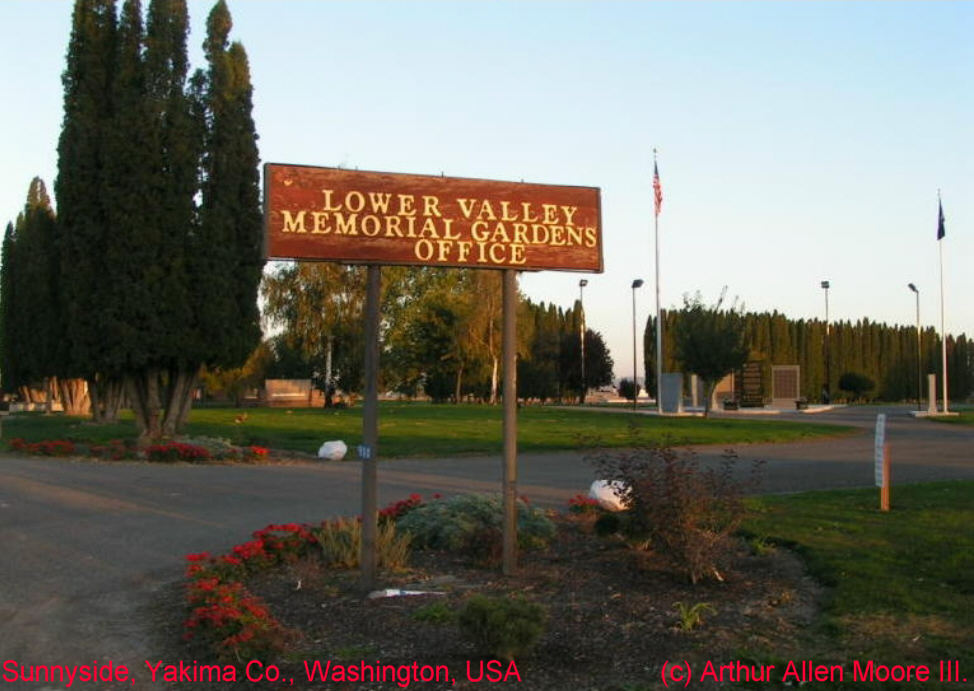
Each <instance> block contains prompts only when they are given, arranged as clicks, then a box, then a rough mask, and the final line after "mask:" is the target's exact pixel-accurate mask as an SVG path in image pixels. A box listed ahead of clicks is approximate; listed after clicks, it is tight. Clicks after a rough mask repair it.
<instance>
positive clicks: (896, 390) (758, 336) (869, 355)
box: [643, 310, 974, 401]
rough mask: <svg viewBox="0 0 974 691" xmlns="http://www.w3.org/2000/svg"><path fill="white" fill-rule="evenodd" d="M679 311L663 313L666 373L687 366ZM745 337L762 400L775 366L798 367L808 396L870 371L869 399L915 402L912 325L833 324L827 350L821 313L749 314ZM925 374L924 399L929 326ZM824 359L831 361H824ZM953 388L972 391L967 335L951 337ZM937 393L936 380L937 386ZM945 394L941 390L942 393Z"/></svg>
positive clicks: (961, 394) (929, 337)
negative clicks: (681, 356)
mask: <svg viewBox="0 0 974 691" xmlns="http://www.w3.org/2000/svg"><path fill="white" fill-rule="evenodd" d="M681 314H682V311H681V310H668V311H666V312H664V316H663V358H664V359H663V371H665V372H678V371H682V369H683V367H682V366H681V363H679V362H677V361H676V360H675V358H674V353H675V352H676V351H675V344H674V342H673V334H675V333H676V329H677V328H678V322H679V320H680V318H681ZM743 322H744V330H745V342H746V344H747V346H748V348H749V350H750V358H749V359H751V360H754V361H759V362H761V363H762V365H763V367H764V375H765V376H764V378H763V387H764V395H765V398H770V396H771V390H770V388H771V383H770V382H771V378H770V367H771V365H799V366H800V367H801V389H802V393H803V394H804V395H806V396H807V397H808V398H809V400H818V399H819V397H820V395H821V393H820V392H822V391H823V389H825V388H826V374H828V377H829V381H828V390H829V391H831V392H832V395H833V398H834V397H835V396H838V395H842V394H841V387H840V386H839V379H840V378H841V377H842V375H843V374H846V373H855V374H860V375H865V376H866V377H868V378H869V379H870V380H872V382H873V383H874V388H873V389H872V391H871V397H872V398H876V399H880V400H884V401H904V400H911V399H912V400H916V396H917V388H918V383H917V379H918V376H917V369H918V367H917V365H918V363H917V332H916V327H915V326H903V325H888V324H884V323H878V322H874V321H871V320H869V319H866V318H863V319H860V320H858V321H856V322H851V321H837V322H831V323H830V324H829V336H828V348H827V349H826V329H825V322H824V321H822V320H819V319H790V318H788V317H787V316H785V315H784V314H781V313H780V312H762V313H754V312H750V313H746V314H744V315H743ZM655 328H656V319H655V317H650V318H649V320H648V321H647V323H646V329H645V332H644V337H643V348H644V352H645V356H646V377H647V379H646V381H647V382H650V385H651V386H650V391H655V379H656V364H655V363H656V360H655V354H656V340H655V339H656V331H655ZM920 341H921V343H920V345H921V351H920V363H919V364H920V367H919V369H920V372H921V373H922V377H923V397H924V398H926V396H927V391H926V385H927V383H926V375H927V373H935V374H937V381H938V382H939V381H940V379H941V376H940V370H941V345H940V344H941V340H940V335H939V334H938V333H937V332H936V331H935V330H934V329H932V328H927V329H923V330H921V338H920ZM826 357H827V358H828V367H826ZM947 373H948V394H949V395H950V397H951V398H952V399H955V400H963V399H966V398H968V397H970V396H971V394H972V393H974V344H972V343H971V341H970V340H969V339H968V338H967V336H966V335H964V334H961V335H960V336H953V335H948V336H947ZM938 391H939V384H938ZM938 395H940V394H938Z"/></svg>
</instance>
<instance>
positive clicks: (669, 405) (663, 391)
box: [660, 372, 683, 413]
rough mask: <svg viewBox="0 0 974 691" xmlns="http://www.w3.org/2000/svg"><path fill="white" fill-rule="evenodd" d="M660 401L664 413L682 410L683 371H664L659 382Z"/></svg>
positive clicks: (680, 411)
mask: <svg viewBox="0 0 974 691" xmlns="http://www.w3.org/2000/svg"><path fill="white" fill-rule="evenodd" d="M660 383H661V386H660V403H661V404H662V409H663V412H664V413H682V412H683V373H682V372H664V373H663V380H662V381H661V382H660Z"/></svg>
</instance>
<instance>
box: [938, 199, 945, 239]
mask: <svg viewBox="0 0 974 691" xmlns="http://www.w3.org/2000/svg"><path fill="white" fill-rule="evenodd" d="M946 234H947V233H946V231H944V205H943V203H942V202H941V201H940V200H939V199H938V200H937V239H938V240H942V239H943V237H944V235H946Z"/></svg>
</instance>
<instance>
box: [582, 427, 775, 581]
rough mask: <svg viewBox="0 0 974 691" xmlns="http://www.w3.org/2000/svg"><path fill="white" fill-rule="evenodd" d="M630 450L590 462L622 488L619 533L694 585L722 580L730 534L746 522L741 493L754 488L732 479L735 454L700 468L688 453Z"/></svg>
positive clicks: (653, 448) (650, 448)
mask: <svg viewBox="0 0 974 691" xmlns="http://www.w3.org/2000/svg"><path fill="white" fill-rule="evenodd" d="M633 444H634V446H633V448H632V449H631V450H627V451H618V452H603V453H601V454H597V455H595V456H592V457H590V458H589V460H590V461H591V462H593V463H594V465H595V467H596V470H597V472H598V473H599V474H600V477H602V478H603V479H605V480H609V481H618V482H621V483H622V486H623V487H625V490H624V497H625V503H626V507H627V509H626V511H625V512H624V514H623V515H622V516H620V520H619V522H618V529H619V530H620V531H621V532H623V533H624V534H625V535H626V536H627V537H628V538H630V541H631V542H632V543H633V544H635V545H640V546H642V547H643V548H646V549H652V550H653V551H654V552H656V553H657V554H659V555H660V556H662V557H664V558H666V559H668V560H669V561H670V562H671V563H672V564H673V565H674V567H675V568H677V569H678V570H680V571H683V572H684V573H686V574H687V576H688V577H689V578H690V580H691V582H693V583H696V582H697V581H698V580H700V579H701V578H703V577H706V576H715V577H717V578H718V579H721V578H722V577H721V575H720V569H721V568H722V562H723V560H724V558H725V556H726V555H727V554H728V551H729V548H730V546H731V544H732V543H731V535H732V534H733V533H734V531H736V530H737V528H738V527H739V526H740V524H741V522H742V521H743V520H744V518H745V513H746V512H745V506H744V503H743V495H744V492H745V490H746V489H747V488H749V487H751V486H753V485H756V484H757V470H758V468H759V464H755V465H754V467H753V469H752V473H751V477H750V479H749V480H748V481H737V480H735V479H734V469H735V467H736V463H737V456H736V454H734V453H733V452H732V451H728V452H727V453H725V454H724V457H723V460H722V462H721V464H720V465H719V467H717V468H713V469H712V468H701V467H700V463H699V461H698V459H697V457H696V455H695V454H694V453H693V452H692V451H677V450H676V449H674V448H672V447H669V446H655V445H646V444H641V443H640V442H639V440H638V439H635V440H634V442H633Z"/></svg>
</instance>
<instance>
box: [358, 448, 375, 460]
mask: <svg viewBox="0 0 974 691" xmlns="http://www.w3.org/2000/svg"><path fill="white" fill-rule="evenodd" d="M358 457H359V458H361V459H362V460H363V461H367V460H369V459H370V458H372V447H371V446H369V445H368V444H359V445H358Z"/></svg>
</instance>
